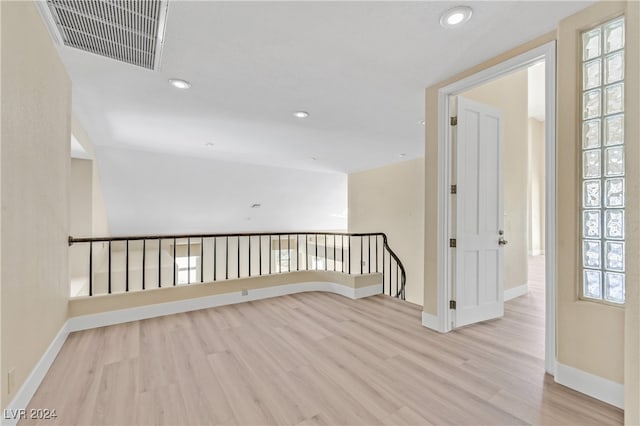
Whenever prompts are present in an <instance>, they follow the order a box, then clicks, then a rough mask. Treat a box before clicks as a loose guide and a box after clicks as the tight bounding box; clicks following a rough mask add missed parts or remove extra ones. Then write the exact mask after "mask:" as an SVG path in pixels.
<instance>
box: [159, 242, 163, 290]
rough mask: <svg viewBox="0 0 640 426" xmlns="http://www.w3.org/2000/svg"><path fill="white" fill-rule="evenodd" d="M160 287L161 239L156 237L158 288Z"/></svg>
mask: <svg viewBox="0 0 640 426" xmlns="http://www.w3.org/2000/svg"><path fill="white" fill-rule="evenodd" d="M160 287H162V240H161V239H160V238H158V288H160Z"/></svg>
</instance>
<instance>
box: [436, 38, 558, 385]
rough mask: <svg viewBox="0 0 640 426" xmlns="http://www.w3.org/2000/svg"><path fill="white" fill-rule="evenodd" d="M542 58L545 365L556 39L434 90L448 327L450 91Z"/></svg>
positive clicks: (441, 279) (551, 276) (551, 359)
mask: <svg viewBox="0 0 640 426" xmlns="http://www.w3.org/2000/svg"><path fill="white" fill-rule="evenodd" d="M542 59H544V61H545V201H546V204H545V264H546V265H545V282H546V290H545V299H546V300H545V369H546V371H547V372H548V373H549V374H552V375H555V367H556V178H557V175H556V173H557V172H556V42H555V41H552V42H549V43H546V44H544V45H542V46H539V47H536V48H534V49H532V50H530V51H528V52H525V53H522V54H520V55H518V56H515V57H513V58H511V59H508V60H506V61H504V62H502V63H500V64H497V65H494V66H492V67H490V68H487V69H485V70H482V71H480V72H478V73H476V74H473V75H471V76H469V77H466V78H463V79H461V80H458V81H456V82H454V83H451V84H450V85H448V86H445V87H443V88H441V89H440V90H439V91H438V182H439V184H438V254H439V256H438V326H439V330H440V331H441V332H448V331H451V329H452V327H451V315H450V314H451V312H450V310H449V300H450V292H451V286H450V284H451V265H452V260H453V256H452V255H451V253H450V250H451V249H450V248H449V238H450V235H451V228H450V227H451V220H450V218H451V215H450V214H451V205H450V194H449V189H450V184H451V182H450V181H451V178H450V176H451V173H450V172H451V151H450V149H449V147H450V146H451V141H450V139H451V132H450V131H449V128H450V123H449V118H450V117H451V111H450V105H449V103H450V102H449V97H450V96H452V95H453V96H455V95H458V94H460V93H463V92H465V91H467V90H469V89H471V88H473V87H475V86H478V85H480V84H483V83H487V82H489V81H491V80H495V79H497V78H500V77H502V76H504V75H506V74H509V73H511V72H513V71H516V70H519V69H522V68H525V67H527V66H530V65H532V64H534V63H535V62H538V61H540V60H542Z"/></svg>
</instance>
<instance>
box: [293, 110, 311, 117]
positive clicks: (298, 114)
mask: <svg viewBox="0 0 640 426" xmlns="http://www.w3.org/2000/svg"><path fill="white" fill-rule="evenodd" d="M293 116H294V117H295V118H307V117H309V113H308V112H307V111H296V112H294V113H293Z"/></svg>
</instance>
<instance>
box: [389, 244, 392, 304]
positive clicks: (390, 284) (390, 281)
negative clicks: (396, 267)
mask: <svg viewBox="0 0 640 426" xmlns="http://www.w3.org/2000/svg"><path fill="white" fill-rule="evenodd" d="M392 259H393V258H392V257H391V252H389V296H391V287H393V272H392V271H391V260H392Z"/></svg>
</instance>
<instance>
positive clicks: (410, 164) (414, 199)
mask: <svg viewBox="0 0 640 426" xmlns="http://www.w3.org/2000/svg"><path fill="white" fill-rule="evenodd" d="M423 218H424V159H422V158H420V159H417V160H410V161H405V162H402V163H397V164H393V165H390V166H385V167H380V168H376V169H372V170H366V171H363V172H358V173H352V174H350V175H349V232H384V233H385V234H387V237H388V239H389V240H388V241H389V246H390V247H391V249H392V250H393V251H395V252H396V254H397V255H398V257H399V258H400V260H401V261H402V263H403V265H404V267H405V270H406V273H407V284H406V285H407V287H406V289H407V293H406V297H407V300H408V301H410V302H412V303H416V304H419V305H421V304H422V301H423V288H424V278H423V274H424V267H423V259H424V239H423V235H424V231H423V230H424V221H423V220H424V219H423ZM434 235H435V234H434Z"/></svg>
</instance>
